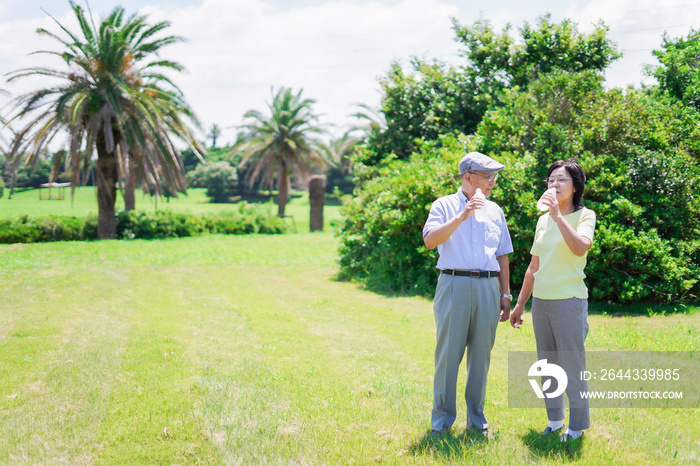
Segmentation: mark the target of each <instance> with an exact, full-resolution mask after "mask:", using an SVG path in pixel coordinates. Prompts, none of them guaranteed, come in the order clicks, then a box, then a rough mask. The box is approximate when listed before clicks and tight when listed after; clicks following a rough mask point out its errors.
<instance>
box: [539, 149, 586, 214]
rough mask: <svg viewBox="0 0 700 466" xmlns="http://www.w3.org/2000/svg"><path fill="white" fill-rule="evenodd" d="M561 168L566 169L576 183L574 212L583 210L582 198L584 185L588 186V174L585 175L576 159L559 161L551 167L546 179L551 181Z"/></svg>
mask: <svg viewBox="0 0 700 466" xmlns="http://www.w3.org/2000/svg"><path fill="white" fill-rule="evenodd" d="M561 167H564V168H565V169H566V171H567V173H568V174H569V176H570V177H571V180H572V181H573V183H574V210H580V209H583V202H582V201H581V198H582V197H583V190H584V185H585V184H586V173H584V171H583V168H581V165H579V164H578V162H577V161H575V160H574V159H567V160H557V161H556V162H554V163H553V164H552V165H550V166H549V169H548V170H547V178H546V179H549V175H551V174H552V172H553V171H554V170H556V169H558V168H561Z"/></svg>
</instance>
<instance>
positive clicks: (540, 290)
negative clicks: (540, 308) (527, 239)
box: [530, 207, 595, 299]
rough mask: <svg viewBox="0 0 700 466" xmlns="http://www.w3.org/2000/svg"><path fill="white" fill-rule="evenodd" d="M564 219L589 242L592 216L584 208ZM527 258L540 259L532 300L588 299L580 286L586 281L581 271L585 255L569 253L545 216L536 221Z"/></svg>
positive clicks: (555, 226) (593, 225)
mask: <svg viewBox="0 0 700 466" xmlns="http://www.w3.org/2000/svg"><path fill="white" fill-rule="evenodd" d="M564 219H565V220H566V221H567V222H569V225H571V226H572V227H573V228H574V230H576V232H577V233H578V234H580V235H581V236H585V237H586V238H589V239H590V240H591V242H592V241H593V230H595V212H593V211H592V210H590V209H586V208H585V207H584V208H582V209H580V210H577V211H576V212H573V213H571V214H569V215H565V216H564ZM530 254H532V255H533V256H539V258H540V268H539V270H538V271H537V272H535V283H534V285H533V290H532V295H533V296H534V297H535V298H539V299H568V298H580V299H586V298H588V288H586V285H585V284H584V283H583V279H584V278H586V275H585V274H584V273H583V269H584V268H585V267H586V257H587V256H588V253H586V254H584V255H583V256H582V257H579V256H577V255H575V254H574V253H573V252H571V249H569V246H567V245H566V242H565V241H564V237H563V236H562V234H561V232H560V231H559V227H558V226H557V224H556V223H555V222H554V219H552V217H551V216H550V215H549V212H547V213H546V214H544V215H542V216H541V217H540V219H539V220H538V221H537V228H536V229H535V240H534V242H533V244H532V249H530Z"/></svg>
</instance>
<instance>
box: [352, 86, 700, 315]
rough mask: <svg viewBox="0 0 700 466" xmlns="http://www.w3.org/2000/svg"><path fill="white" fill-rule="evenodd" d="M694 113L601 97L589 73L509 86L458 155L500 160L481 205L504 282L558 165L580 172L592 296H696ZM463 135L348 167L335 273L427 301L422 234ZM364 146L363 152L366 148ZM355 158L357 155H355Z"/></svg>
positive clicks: (616, 95) (699, 206) (699, 146)
mask: <svg viewBox="0 0 700 466" xmlns="http://www.w3.org/2000/svg"><path fill="white" fill-rule="evenodd" d="M698 123H700V115H698V113H697V112H696V111H695V110H693V109H691V108H688V107H683V106H682V105H680V104H677V103H673V102H665V101H659V100H654V99H652V98H650V97H649V96H648V95H646V94H645V93H643V92H641V91H635V90H627V91H624V92H623V91H621V90H611V91H606V90H604V89H603V87H602V85H601V79H600V78H599V77H598V76H596V75H595V74H594V73H580V74H570V73H558V74H552V75H548V76H546V77H544V78H542V79H540V80H537V81H535V82H533V83H531V85H530V87H528V90H527V91H518V90H512V91H508V92H507V93H506V95H505V96H504V106H503V107H500V108H499V109H497V110H494V111H491V112H489V113H487V114H486V116H485V117H484V120H483V121H482V123H481V124H480V126H479V129H478V131H477V135H476V136H475V137H473V138H472V139H469V140H467V141H466V142H467V145H469V150H472V149H476V150H479V151H480V152H483V153H486V154H489V155H491V156H492V157H494V158H495V159H497V160H499V161H500V162H502V163H504V164H505V165H506V169H505V170H504V172H503V174H502V176H501V177H500V178H499V180H498V183H497V184H496V187H495V188H494V190H493V191H492V196H491V199H492V200H493V201H495V202H496V203H497V204H499V205H500V206H501V207H502V208H503V210H504V213H505V215H506V220H507V222H508V227H509V229H510V233H511V237H512V239H513V246H514V249H515V251H514V254H512V255H511V257H510V259H511V275H512V282H513V283H514V284H516V285H517V284H519V283H520V281H521V280H522V277H523V275H524V273H525V270H526V268H527V266H528V264H529V261H530V254H529V251H530V247H531V245H532V240H533V236H534V232H535V226H536V223H537V218H538V216H539V215H540V213H539V211H538V210H537V208H536V207H535V200H536V199H537V198H538V197H539V196H540V194H541V193H542V192H543V191H544V183H543V179H544V177H545V175H546V171H547V168H548V167H549V165H550V164H551V163H552V162H553V161H555V160H557V159H566V158H570V157H571V158H575V159H577V160H578V161H579V163H580V164H581V165H582V167H583V168H584V170H585V171H586V174H587V176H588V182H587V183H586V191H585V194H584V204H585V205H586V206H587V207H589V208H591V209H592V210H593V211H595V212H596V214H597V217H598V222H597V226H596V236H595V240H594V242H593V248H592V249H591V251H589V262H588V267H587V268H586V274H587V276H588V278H587V284H588V287H589V290H590V294H591V297H592V298H593V299H595V300H604V301H609V302H618V303H629V302H640V301H656V302H670V301H683V300H690V299H696V297H697V295H698V293H700V281H699V280H700V197H698V196H697V195H696V193H695V189H696V188H695V187H696V186H698V184H700V132H699V131H698V130H697V128H698ZM464 142H465V141H464V140H459V139H456V138H453V137H443V138H442V140H441V141H436V142H434V143H425V142H422V143H419V150H418V151H416V152H414V154H413V155H412V156H411V157H410V159H409V160H408V161H406V162H402V161H398V160H388V161H386V162H384V163H382V164H380V165H378V166H376V167H373V168H370V167H365V166H362V165H361V164H359V166H356V174H357V179H356V182H357V188H356V189H355V192H354V195H353V197H345V198H344V201H343V202H344V205H343V207H342V212H343V213H344V214H345V216H346V218H345V221H344V223H343V224H342V226H341V228H340V230H339V236H340V243H341V245H340V256H341V258H340V265H341V276H342V277H344V278H353V279H357V280H359V281H362V282H364V283H365V284H367V285H368V286H371V287H373V288H376V289H382V290H389V291H394V292H409V293H418V294H428V295H429V294H432V292H433V286H434V280H435V277H436V272H435V269H434V267H435V263H436V258H435V253H433V252H431V251H428V250H427V249H426V248H425V246H424V245H423V242H422V238H421V230H422V227H423V225H424V223H425V220H426V218H427V215H428V212H429V209H430V205H431V203H432V202H433V201H434V200H435V199H436V198H437V197H439V196H442V195H445V194H449V193H452V192H454V191H456V190H457V189H458V187H459V181H458V180H457V179H456V177H455V172H456V168H455V167H456V165H457V162H458V160H459V159H460V158H461V157H462V155H463V154H464V151H465V148H464ZM367 150H370V151H371V150H372V148H369V149H367ZM359 159H360V160H362V154H359Z"/></svg>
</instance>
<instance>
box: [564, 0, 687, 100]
mask: <svg viewBox="0 0 700 466" xmlns="http://www.w3.org/2000/svg"><path fill="white" fill-rule="evenodd" d="M567 16H568V17H570V18H572V19H574V20H576V21H577V22H578V23H579V26H580V30H581V31H584V32H587V31H590V30H591V29H592V27H593V23H596V22H597V21H598V20H599V19H602V20H603V22H604V23H605V24H606V25H607V26H608V27H609V28H610V37H611V39H612V40H613V41H614V42H616V43H617V45H618V47H619V49H620V50H621V51H622V52H623V57H622V58H621V59H620V60H618V61H616V62H615V63H613V64H612V65H611V67H610V68H609V69H608V71H607V73H606V76H607V85H608V86H609V87H626V86H628V85H639V84H640V83H645V84H653V83H654V82H655V81H654V80H653V79H652V78H649V77H646V76H645V75H644V74H643V73H642V69H643V66H644V65H645V64H649V65H657V64H658V61H657V60H656V58H654V56H653V55H652V50H655V49H659V48H660V47H661V45H662V37H663V34H664V32H666V33H668V35H669V36H670V37H671V38H676V37H681V36H684V35H687V34H688V32H689V31H690V28H691V26H692V24H693V20H694V19H695V18H698V17H699V16H700V3H693V4H691V3H690V2H689V0H666V1H664V2H658V1H657V0H617V1H615V2H611V1H610V0H591V1H589V2H588V3H586V4H585V5H583V6H581V7H579V6H578V5H574V6H571V7H569V9H568V10H567Z"/></svg>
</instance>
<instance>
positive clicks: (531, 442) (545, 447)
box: [522, 429, 585, 462]
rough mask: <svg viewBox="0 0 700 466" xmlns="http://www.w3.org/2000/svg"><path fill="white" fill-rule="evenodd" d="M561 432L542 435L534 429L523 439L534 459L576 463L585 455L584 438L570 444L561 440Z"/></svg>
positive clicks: (571, 441)
mask: <svg viewBox="0 0 700 466" xmlns="http://www.w3.org/2000/svg"><path fill="white" fill-rule="evenodd" d="M560 435H561V431H560V432H554V433H551V434H549V435H542V434H541V433H540V432H537V431H536V430H534V429H530V431H529V432H528V433H527V434H525V435H524V436H523V437H522V439H523V443H524V444H525V445H526V446H527V447H528V448H530V454H531V455H532V456H533V457H534V458H549V459H554V460H559V461H561V462H565V461H567V462H568V461H576V460H577V459H579V458H580V457H581V455H582V454H583V442H584V438H585V436H584V437H581V438H578V439H576V440H570V441H568V442H561V441H560V440H559V436H560Z"/></svg>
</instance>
